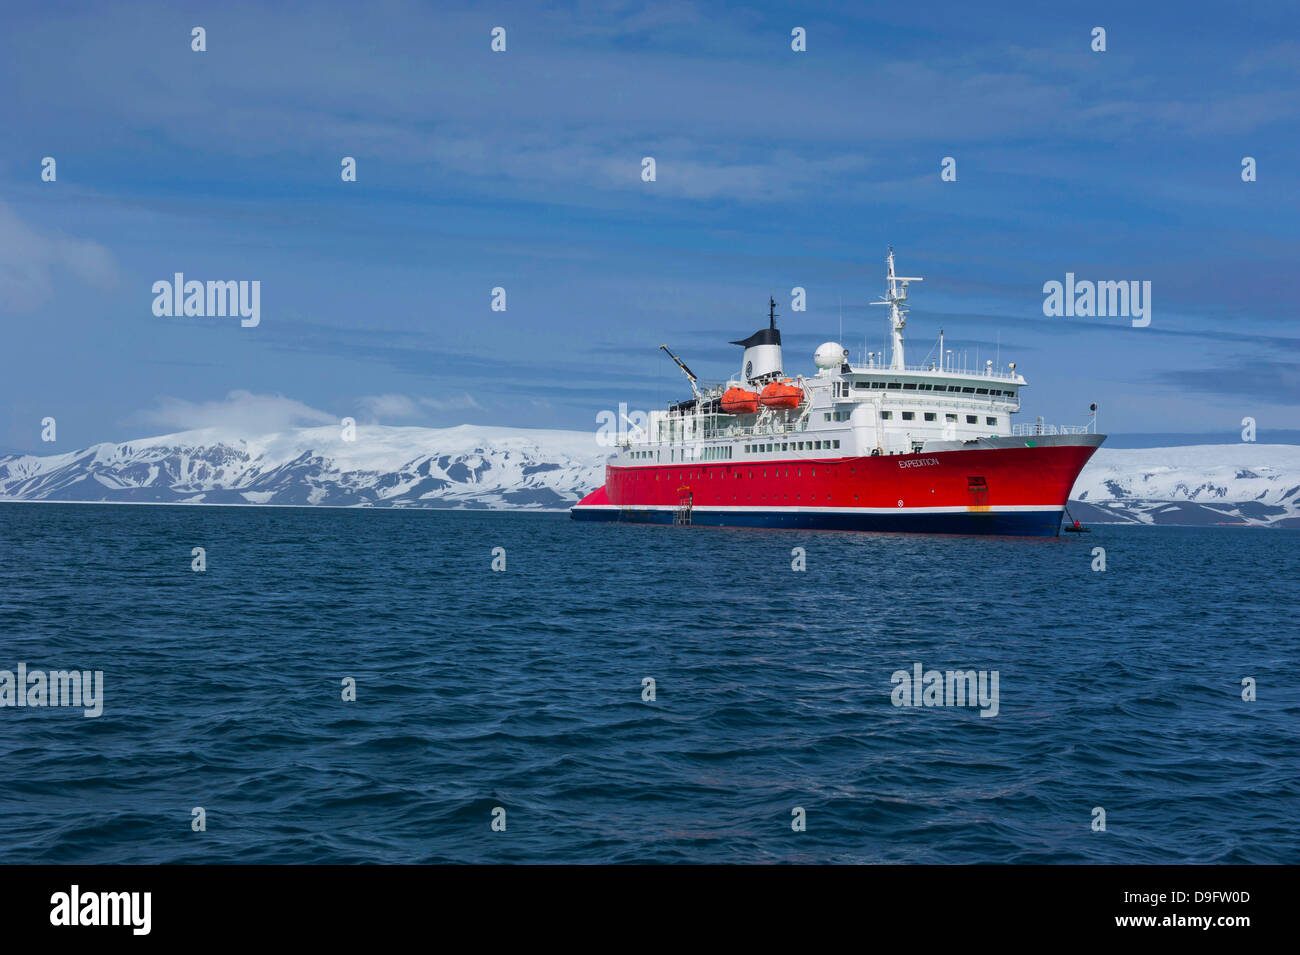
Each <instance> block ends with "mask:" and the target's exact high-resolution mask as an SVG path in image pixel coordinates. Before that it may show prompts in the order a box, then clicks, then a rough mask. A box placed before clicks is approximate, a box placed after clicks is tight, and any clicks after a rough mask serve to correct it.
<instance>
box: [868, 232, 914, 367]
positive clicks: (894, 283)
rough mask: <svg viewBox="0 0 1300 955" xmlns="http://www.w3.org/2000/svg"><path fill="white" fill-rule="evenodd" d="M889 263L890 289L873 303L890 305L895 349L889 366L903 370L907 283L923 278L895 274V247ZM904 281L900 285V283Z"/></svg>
mask: <svg viewBox="0 0 1300 955" xmlns="http://www.w3.org/2000/svg"><path fill="white" fill-rule="evenodd" d="M886 261H887V262H888V263H889V272H888V281H889V290H888V291H887V292H886V293H885V296H884V298H882V299H881V300H880V301H879V302H872V303H871V304H872V305H888V306H889V329H890V331H891V332H892V333H893V335H894V350H893V352H892V353H891V354H890V356H889V368H890V370H891V371H902V370H903V368H904V363H903V329H904V328H906V327H907V306H906V305H904V303H905V302H906V301H907V283H909V282H920V281H922V279H920V278H918V277H916V276H902V275H895V274H894V247H893V246H892V245H891V246H890V247H889V257H888V259H886ZM900 282H901V283H902V285H901V286H900V285H899V283H900Z"/></svg>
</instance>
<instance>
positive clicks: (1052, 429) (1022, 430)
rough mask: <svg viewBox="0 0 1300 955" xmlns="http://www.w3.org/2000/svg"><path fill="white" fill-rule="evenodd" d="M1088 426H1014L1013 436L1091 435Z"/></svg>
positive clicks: (1040, 424)
mask: <svg viewBox="0 0 1300 955" xmlns="http://www.w3.org/2000/svg"><path fill="white" fill-rule="evenodd" d="M1089 433H1090V432H1089V430H1088V426H1087V425H1086V424H1042V423H1036V424H1013V425H1012V426H1011V434H1012V435H1013V436H1016V437H1019V436H1022V435H1034V434H1089Z"/></svg>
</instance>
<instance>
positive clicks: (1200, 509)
mask: <svg viewBox="0 0 1300 955" xmlns="http://www.w3.org/2000/svg"><path fill="white" fill-rule="evenodd" d="M607 453H608V452H607V449H605V448H602V447H600V446H599V445H597V443H596V439H595V435H594V433H592V432H585V431H531V430H525V429H519V428H489V427H476V426H469V425H462V426H460V427H457V428H441V429H434V428H395V427H385V426H369V427H367V426H359V427H358V428H357V431H356V439H355V440H353V441H345V440H343V437H342V435H341V433H340V429H339V428H337V427H333V426H330V427H321V428H301V429H297V430H293V431H286V432H283V433H279V434H270V435H264V436H261V437H249V436H243V437H240V436H237V435H233V434H230V433H225V432H221V431H219V430H213V429H208V430H202V431H185V432H181V433H179V434H170V435H164V436H162V437H157V438H147V439H143V440H139V441H126V442H123V443H121V444H98V445H95V446H93V447H90V448H86V449H85V450H82V451H74V452H71V453H67V454H56V455H49V456H41V457H36V456H33V455H8V456H0V500H29V501H31V500H36V501H117V502H137V503H143V502H154V503H173V504H304V505H306V504H321V505H335V506H363V507H364V506H370V507H442V508H524V509H531V510H556V509H564V508H567V507H569V506H570V505H571V504H574V503H576V502H577V501H578V499H579V498H581V497H582V496H583V495H584V494H586V493H587V492H588V491H590V490H593V489H594V488H596V487H598V486H599V485H600V484H601V483H603V481H604V461H605V457H606V455H607ZM1071 497H1072V501H1071V504H1070V512H1071V514H1072V515H1073V516H1074V517H1077V518H1078V519H1080V520H1082V521H1085V522H1103V521H1104V522H1120V523H1143V524H1254V525H1268V526H1274V527H1300V447H1297V446H1293V445H1276V444H1275V445H1264V444H1246V443H1242V444H1232V445H1202V446H1196V447H1182V448H1148V449H1142V450H1135V451H1130V450H1112V449H1108V448H1104V447H1103V448H1102V449H1101V450H1100V451H1098V452H1097V454H1096V455H1095V456H1094V457H1093V459H1092V461H1091V462H1089V464H1088V466H1087V467H1086V468H1085V469H1084V471H1083V473H1082V474H1081V475H1079V480H1078V481H1077V482H1076V483H1075V486H1074V493H1073V494H1072V495H1071Z"/></svg>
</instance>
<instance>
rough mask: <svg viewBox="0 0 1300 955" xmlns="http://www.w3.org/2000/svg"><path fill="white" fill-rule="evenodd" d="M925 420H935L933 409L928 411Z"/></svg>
mask: <svg viewBox="0 0 1300 955" xmlns="http://www.w3.org/2000/svg"><path fill="white" fill-rule="evenodd" d="M925 420H926V421H933V420H934V412H933V411H927V412H926V413H925Z"/></svg>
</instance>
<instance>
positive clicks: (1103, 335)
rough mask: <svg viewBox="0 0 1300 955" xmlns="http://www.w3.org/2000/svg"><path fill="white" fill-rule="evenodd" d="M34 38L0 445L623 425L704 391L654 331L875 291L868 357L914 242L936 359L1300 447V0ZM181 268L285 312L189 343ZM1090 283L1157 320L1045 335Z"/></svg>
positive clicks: (798, 319) (1050, 408) (1075, 397)
mask: <svg viewBox="0 0 1300 955" xmlns="http://www.w3.org/2000/svg"><path fill="white" fill-rule="evenodd" d="M0 17H3V22H2V26H3V29H0V80H3V88H4V89H5V91H6V95H5V97H4V98H3V101H2V102H0V182H2V183H3V190H2V191H0V322H2V323H3V324H2V328H3V346H2V352H3V357H2V358H0V409H3V414H2V415H0V449H11V450H24V451H35V452H39V453H50V452H51V451H53V450H68V449H71V448H74V447H81V446H85V445H87V444H91V443H94V442H96V441H103V440H124V439H127V438H130V437H135V436H143V435H150V434H157V433H163V432H166V431H175V430H180V429H182V428H187V427H197V426H204V425H209V424H218V423H221V424H226V425H227V426H229V427H234V428H247V429H249V430H251V431H258V432H260V431H264V430H270V429H273V428H278V427H284V426H289V425H296V424H320V423H325V422H329V421H337V420H338V418H340V417H342V416H344V415H351V416H354V417H356V418H357V419H358V420H359V421H378V422H382V423H385V424H423V425H430V426H445V425H452V424H460V423H466V422H469V423H479V424H498V425H518V426H524V427H562V428H581V429H594V428H595V426H596V423H595V422H596V414H597V412H599V411H600V410H602V409H606V408H614V407H617V404H618V402H620V401H623V402H627V403H628V404H629V406H631V407H633V408H654V407H660V406H662V403H663V402H665V401H668V400H670V399H676V398H679V397H680V396H681V395H682V394H683V392H684V382H683V381H682V379H681V376H680V375H679V373H678V372H677V371H676V369H675V368H674V367H673V366H672V365H671V364H670V363H669V362H668V361H667V359H665V358H664V357H663V356H662V354H661V353H659V352H658V351H657V349H658V346H659V344H660V343H663V342H666V343H668V344H669V345H670V346H671V347H672V348H674V350H676V351H677V352H678V353H679V354H680V355H682V357H683V358H685V359H686V361H687V362H688V363H689V364H690V365H691V366H692V367H693V368H694V369H695V370H696V371H697V372H698V373H700V375H701V377H703V378H706V379H711V380H722V379H725V378H726V377H727V376H728V375H730V374H732V373H734V371H735V370H736V366H737V364H738V358H739V349H737V348H735V346H731V345H728V344H726V343H727V341H728V340H730V339H736V338H741V337H743V336H745V335H747V334H749V333H750V332H752V331H754V330H755V329H756V328H758V327H760V325H761V324H762V323H763V321H764V319H765V315H766V303H767V299H768V296H769V295H773V296H775V298H776V300H777V302H778V311H779V312H780V313H781V316H782V317H781V319H780V323H781V327H782V329H783V333H784V337H785V342H786V367H787V370H788V371H799V370H804V371H806V372H811V371H812V362H811V355H812V351H813V349H814V348H815V347H816V346H817V344H819V343H820V342H822V341H825V340H828V339H833V338H837V337H839V324H840V315H841V302H842V314H843V326H844V334H843V340H844V344H845V345H846V346H848V347H849V348H851V349H852V350H853V352H854V354H855V355H856V353H857V352H858V350H859V349H860V348H862V347H863V345H864V343H865V344H866V347H867V348H869V349H875V348H878V347H879V343H880V342H881V339H882V337H883V334H884V330H885V316H884V311H885V310H883V309H877V308H868V307H867V303H868V302H870V301H872V300H874V299H876V298H878V297H879V295H880V292H881V291H882V286H883V282H882V270H883V265H884V261H883V260H884V254H885V250H886V247H887V246H889V245H891V244H892V245H893V246H894V247H895V249H896V250H897V253H898V256H899V267H900V271H902V272H903V273H905V274H911V275H921V276H924V277H925V280H926V281H925V282H924V283H923V284H922V285H921V286H918V287H916V288H915V289H914V293H913V295H912V306H913V310H912V314H911V317H910V321H909V327H908V333H909V346H910V351H909V359H910V360H915V361H919V360H920V359H921V358H923V357H924V355H925V353H926V351H927V350H928V349H929V348H930V347H931V345H932V343H933V341H934V339H935V338H937V336H938V332H939V328H940V327H942V328H944V330H945V333H946V337H947V340H948V345H949V347H952V348H955V349H957V350H961V349H963V348H964V349H966V350H967V351H968V353H969V359H970V361H971V362H972V363H973V362H974V361H975V359H976V353H977V350H978V355H979V359H980V361H983V360H984V359H986V358H990V357H995V355H996V356H997V357H999V358H1000V359H1001V361H1002V362H1003V363H1004V364H1005V363H1006V362H1007V361H1010V360H1015V361H1016V362H1017V363H1018V368H1019V370H1020V371H1022V372H1023V373H1024V374H1025V376H1026V378H1027V379H1028V380H1029V384H1030V387H1029V388H1028V389H1027V390H1026V391H1025V394H1024V412H1025V414H1026V415H1027V416H1032V415H1036V414H1042V415H1044V416H1045V417H1046V418H1047V419H1048V420H1049V421H1058V422H1062V423H1077V422H1080V421H1082V420H1083V418H1082V415H1083V413H1084V410H1085V409H1086V407H1087V405H1088V403H1089V402H1092V401H1097V402H1098V403H1099V404H1100V405H1101V408H1102V412H1101V414H1102V417H1101V422H1102V429H1103V430H1106V431H1109V432H1111V433H1112V434H1115V435H1116V439H1115V440H1116V442H1118V443H1123V442H1124V441H1125V440H1128V441H1129V442H1130V443H1132V442H1138V443H1141V442H1143V441H1148V439H1150V441H1152V442H1153V441H1155V440H1158V439H1159V437H1160V436H1162V435H1169V434H1171V433H1178V434H1187V433H1194V434H1208V435H1212V436H1215V437H1222V439H1223V440H1230V439H1231V438H1233V437H1235V436H1236V435H1237V433H1238V432H1239V431H1240V424H1239V423H1240V421H1241V419H1242V418H1243V417H1246V416H1250V417H1253V418H1255V419H1256V421H1257V422H1258V428H1259V440H1261V441H1268V440H1288V441H1294V440H1300V431H1297V430H1295V429H1297V428H1300V424H1297V422H1298V421H1300V415H1298V414H1297V412H1298V411H1300V372H1298V371H1297V367H1298V359H1300V331H1298V329H1297V323H1296V320H1295V319H1296V305H1295V303H1296V301H1297V299H1298V297H1300V296H1298V295H1297V293H1298V292H1300V278H1298V276H1300V269H1297V268H1296V265H1295V263H1296V261H1297V258H1300V256H1298V254H1297V253H1300V241H1298V238H1300V237H1298V235H1297V232H1298V230H1297V221H1298V219H1297V212H1298V211H1300V209H1298V206H1300V189H1297V183H1298V179H1297V172H1296V168H1295V166H1296V162H1297V158H1296V157H1297V156H1298V155H1300V149H1298V148H1297V147H1298V146H1300V142H1298V141H1297V140H1298V139H1300V136H1298V135H1297V129H1300V125H1298V124H1297V119H1300V39H1298V37H1300V30H1297V27H1300V12H1297V9H1296V7H1295V5H1294V4H1287V3H1267V2H1265V3H1251V4H1247V5H1241V6H1237V7H1233V8H1232V9H1231V10H1230V11H1229V10H1227V9H1226V8H1223V7H1222V6H1221V5H1211V4H1208V3H1178V4H1173V3H1167V4H1154V5H1148V4H1143V5H1134V4H1131V3H1115V4H1112V3H1088V4H1030V3H1020V4H982V5H979V6H978V7H977V6H974V5H971V4H967V3H922V2H914V3H908V4H888V5H883V4H882V5H874V4H861V3H849V4H837V3H804V4H798V5H781V4H763V5H762V6H761V7H759V6H754V7H746V6H733V5H718V4H707V3H694V2H687V0H679V2H675V0H669V2H663V3H653V4H641V3H626V4H618V3H615V4H585V3H579V4H546V5H532V4H507V5H500V6H495V7H491V6H484V5H481V4H473V5H465V6H459V5H456V4H446V3H439V4H417V3H410V4H408V3H384V2H379V3H372V4H362V5H353V4H347V5H338V6H336V7H334V6H331V5H330V4H322V3H312V4H300V5H295V4H276V5H274V6H267V7H264V8H260V7H258V6H256V5H253V4H238V5H233V4H219V5H217V4H211V5H192V6H187V5H185V4H183V3H167V4H156V5H155V4H149V3H139V4H129V5H112V6H110V5H107V4H103V5H80V4H59V3H48V4H41V5H39V6H34V7H33V8H31V9H19V8H17V7H16V6H14V5H12V4H10V5H6V6H5V8H4V12H3V14H0ZM194 26H202V27H204V28H205V30H206V31H207V47H208V49H207V52H204V53H195V52H193V51H191V49H190V31H191V29H192V28H193V27H194ZM495 26H503V27H505V28H506V30H507V51H506V52H505V53H493V52H492V51H491V50H490V48H489V45H490V40H491V37H490V31H491V30H492V28H493V27H495ZM795 26H801V27H803V28H805V30H806V31H807V52H805V53H795V52H793V51H792V50H791V48H790V31H791V29H792V28H793V27H795ZM1096 26H1101V27H1104V28H1105V29H1106V31H1107V51H1106V52H1105V53H1095V52H1093V51H1092V50H1091V49H1090V43H1091V31H1092V28H1093V27H1096ZM45 156H52V157H54V158H55V159H56V161H57V174H58V179H57V181H56V182H53V183H47V182H42V181H41V179H40V172H41V159H42V157H45ZM343 156H353V157H355V158H356V160H357V171H358V181H357V182H355V183H344V182H342V181H341V179H340V175H339V170H340V160H341V158H342V157H343ZM643 156H653V157H655V159H656V163H657V181H656V182H654V183H645V182H642V181H641V176H640V172H641V158H642V157H643ZM945 156H952V157H954V158H955V159H956V162H957V181H956V182H942V181H941V180H940V163H941V160H942V159H943V157H945ZM1244 156H1252V157H1254V158H1255V159H1256V161H1257V165H1258V181H1256V182H1252V183H1244V182H1242V179H1241V161H1242V157H1244ZM178 271H179V272H183V273H185V275H186V277H187V278H193V279H200V280H207V279H221V280H227V279H245V280H254V279H256V280H258V281H260V282H261V287H262V300H261V312H262V318H261V324H260V325H259V326H258V327H257V328H251V329H246V328H241V327H240V325H239V322H238V321H237V320H231V319H199V318H158V317H155V316H154V314H153V312H152V309H151V305H152V302H153V294H152V291H151V289H152V285H153V283H154V282H155V281H158V280H160V279H170V278H171V276H172V274H173V273H174V272H178ZM1066 272H1074V273H1075V274H1076V275H1077V276H1078V277H1080V278H1090V279H1095V280H1119V279H1129V280H1133V279H1135V280H1142V281H1150V282H1151V283H1152V299H1153V315H1152V322H1151V325H1150V326H1149V327H1147V328H1133V327H1131V326H1130V324H1129V322H1128V321H1127V320H1125V319H1119V318H1091V319H1084V318H1048V317H1045V316H1044V315H1043V311H1042V303H1043V298H1044V296H1043V292H1042V286H1043V283H1044V282H1047V281H1051V280H1058V281H1060V280H1063V279H1064V276H1065V273H1066ZM796 285H797V286H802V287H804V288H806V289H807V294H808V310H807V312H803V313H792V312H791V310H790V289H791V288H792V287H793V286H796ZM495 286H502V287H504V288H505V289H506V291H507V302H508V308H507V310H506V311H505V312H494V311H492V310H491V309H490V298H491V290H492V288H493V287H495ZM999 344H1000V350H997V349H998V348H999ZM46 416H53V417H55V418H56V420H57V422H58V442H57V445H56V446H54V447H52V446H51V445H49V444H43V443H42V442H41V441H40V421H41V419H42V418H43V417H46ZM1125 435H1127V436H1128V437H1127V439H1126V438H1125V437H1124V436H1125Z"/></svg>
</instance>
